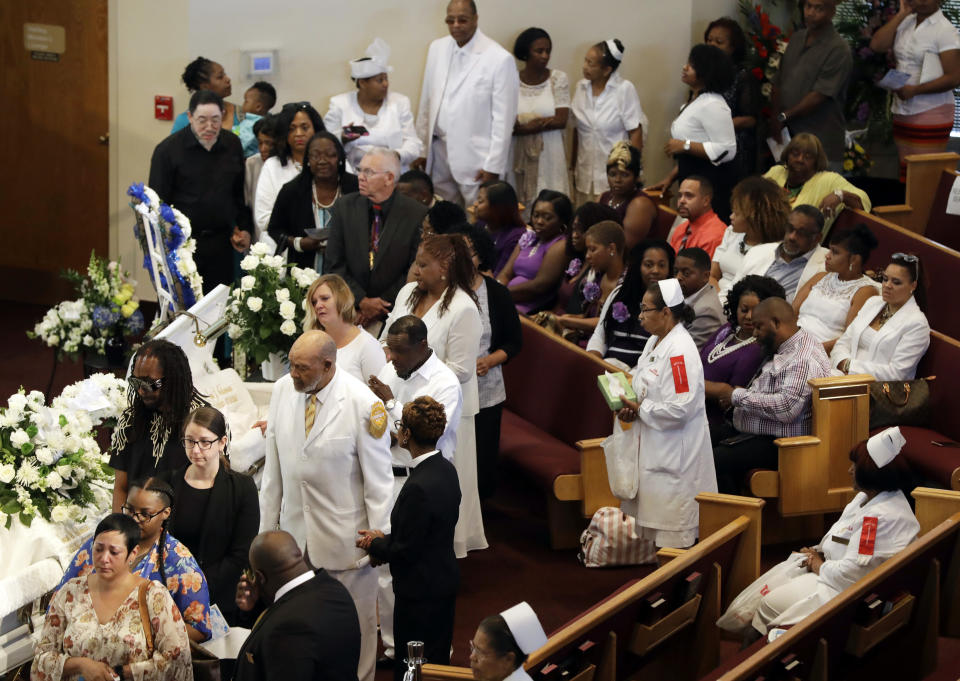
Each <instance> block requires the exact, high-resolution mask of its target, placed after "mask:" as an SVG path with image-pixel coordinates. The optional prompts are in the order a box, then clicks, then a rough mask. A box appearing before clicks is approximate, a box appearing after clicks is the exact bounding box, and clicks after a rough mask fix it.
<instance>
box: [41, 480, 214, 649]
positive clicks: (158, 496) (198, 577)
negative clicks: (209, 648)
mask: <svg viewBox="0 0 960 681" xmlns="http://www.w3.org/2000/svg"><path fill="white" fill-rule="evenodd" d="M173 502H174V495H173V488H172V487H170V485H168V484H167V483H166V482H164V481H162V480H158V479H154V478H148V479H146V480H139V481H136V482H134V483H133V484H132V485H130V496H129V497H128V498H127V501H126V503H125V504H124V505H123V508H122V511H123V513H124V514H126V515H128V516H130V517H131V518H133V519H134V520H135V521H137V525H139V526H140V541H139V542H138V544H137V546H138V550H137V553H136V558H135V561H136V562H134V563H133V565H131V566H130V571H131V572H133V573H134V574H135V575H138V576H140V577H143V578H145V579H149V580H151V581H154V582H160V583H161V584H163V585H165V586H166V587H167V591H169V592H170V596H171V597H172V598H173V601H174V603H176V604H177V609H178V610H180V613H181V614H182V615H183V621H184V622H185V623H186V625H187V635H188V636H189V637H190V640H191V641H197V642H199V641H206V640H207V639H208V638H210V592H209V590H208V588H207V580H206V578H205V577H204V576H203V571H202V570H201V569H200V566H199V565H198V564H197V561H196V559H195V558H194V557H193V554H192V553H190V549H188V548H187V547H186V546H185V545H184V544H182V543H180V542H179V541H177V539H175V538H174V537H173V536H172V535H171V534H170V533H169V532H168V531H167V524H168V521H169V518H170V513H171V512H172V511H173ZM93 540H94V538H93V537H91V538H90V539H88V540H87V541H86V542H85V543H84V544H83V546H81V547H80V550H79V551H77V553H76V555H74V557H73V560H71V561H70V565H68V566H67V571H66V574H64V575H63V579H61V580H60V584H59V585H58V586H57V590H58V591H59V589H60V587H61V586H63V585H64V584H66V583H67V582H68V581H70V580H71V579H73V578H74V577H83V576H85V575H87V574H89V573H90V572H93V571H94V565H93Z"/></svg>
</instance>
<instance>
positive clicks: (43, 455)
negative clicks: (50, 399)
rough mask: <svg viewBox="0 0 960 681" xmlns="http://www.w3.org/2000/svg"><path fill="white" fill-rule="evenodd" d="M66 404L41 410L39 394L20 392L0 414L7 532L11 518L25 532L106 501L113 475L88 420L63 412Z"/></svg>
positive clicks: (0, 496) (1, 495) (1, 498)
mask: <svg viewBox="0 0 960 681" xmlns="http://www.w3.org/2000/svg"><path fill="white" fill-rule="evenodd" d="M88 380H89V379H88ZM96 382H97V383H98V384H99V382H103V379H97V381H96ZM104 384H105V383H104ZM116 388H117V386H110V387H109V388H108V391H110V390H115V389H116ZM61 397H63V396H61ZM69 399H70V398H69V397H66V398H64V399H63V400H60V398H58V400H60V401H59V402H58V400H54V405H53V406H50V407H47V406H45V398H44V396H43V393H40V392H38V391H36V390H34V391H31V392H30V393H29V394H25V393H24V390H23V389H22V388H21V389H20V391H19V392H17V393H15V394H14V395H11V396H10V398H9V399H8V400H7V406H6V408H2V409H0V513H2V514H3V516H5V525H6V527H8V528H9V527H10V525H11V523H12V522H13V519H14V518H15V517H16V518H17V519H19V521H20V522H21V523H23V524H24V525H26V526H28V527H29V526H30V524H31V523H32V522H33V519H34V518H36V517H37V516H38V515H39V516H41V517H42V518H43V519H45V520H47V521H51V522H63V521H65V520H68V519H80V518H82V517H83V516H84V515H85V514H86V512H87V511H88V509H89V508H90V507H91V506H95V507H98V508H99V507H101V506H102V505H103V503H104V502H105V500H106V498H107V496H108V491H109V486H110V484H111V483H112V480H113V473H112V470H111V469H110V467H109V466H107V461H108V458H107V456H106V455H104V454H103V453H102V452H101V451H100V447H99V446H98V445H97V441H96V440H95V439H94V437H93V433H92V429H93V421H92V420H91V415H90V414H89V413H88V412H87V411H84V410H74V409H70V408H68V407H67V406H66V400H69Z"/></svg>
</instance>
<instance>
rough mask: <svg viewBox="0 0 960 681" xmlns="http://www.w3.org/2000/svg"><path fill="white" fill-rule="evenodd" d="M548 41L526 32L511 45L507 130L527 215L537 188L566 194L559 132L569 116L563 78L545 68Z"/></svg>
mask: <svg viewBox="0 0 960 681" xmlns="http://www.w3.org/2000/svg"><path fill="white" fill-rule="evenodd" d="M552 51H553V42H552V41H551V40H550V35H549V34H548V33H547V32H546V31H544V30H543V29H542V28H528V29H527V30H525V31H524V32H523V33H521V34H520V35H519V36H517V41H516V42H515V43H514V44H513V56H515V57H516V58H517V59H519V60H520V61H522V62H524V63H525V66H524V67H523V68H522V69H520V102H519V105H518V107H517V122H516V123H515V124H514V126H513V180H512V182H511V184H513V186H514V188H515V189H516V191H517V197H518V199H519V200H520V203H522V204H523V205H524V206H525V207H526V208H525V216H526V217H529V215H530V209H531V202H532V201H533V198H534V197H535V196H536V195H537V194H539V193H540V190H541V189H553V190H555V191H558V192H562V193H564V194H569V193H570V187H569V183H568V180H567V158H566V153H565V152H564V149H563V131H564V128H566V127H567V118H568V117H569V114H570V83H569V82H568V81H567V74H566V73H564V72H563V71H558V70H556V69H548V68H547V64H548V63H549V62H550V53H551V52H552Z"/></svg>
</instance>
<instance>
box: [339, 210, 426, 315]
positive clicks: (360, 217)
mask: <svg viewBox="0 0 960 681" xmlns="http://www.w3.org/2000/svg"><path fill="white" fill-rule="evenodd" d="M332 213H333V216H332V217H331V218H330V225H329V226H330V239H329V240H328V241H327V251H326V254H325V255H324V258H323V271H324V273H325V274H339V275H340V276H341V277H343V278H344V279H345V280H346V282H347V284H348V285H349V286H350V290H351V291H353V297H354V298H356V299H357V303H359V302H360V300H361V299H362V298H383V299H384V300H386V301H389V302H390V303H393V302H394V301H395V300H396V298H397V293H398V292H399V291H400V289H401V288H402V287H403V285H404V284H406V283H407V271H408V270H409V269H410V265H411V264H413V260H414V258H416V255H417V247H418V246H419V245H420V225H421V223H423V216H424V215H426V214H427V207H426V206H424V205H423V204H422V203H420V202H419V201H416V200H415V199H411V198H409V197H407V196H404V195H403V194H400V193H398V192H396V191H395V192H394V193H393V203H392V204H391V206H390V210H389V211H388V212H387V216H386V220H385V221H384V225H383V228H382V230H383V231H382V232H381V235H380V247H379V248H378V250H377V256H376V258H375V259H374V261H373V269H372V270H371V269H370V222H371V219H370V199H368V198H367V197H365V196H363V195H362V194H349V195H347V196H342V197H340V200H339V201H337V203H336V204H334V206H333V209H332Z"/></svg>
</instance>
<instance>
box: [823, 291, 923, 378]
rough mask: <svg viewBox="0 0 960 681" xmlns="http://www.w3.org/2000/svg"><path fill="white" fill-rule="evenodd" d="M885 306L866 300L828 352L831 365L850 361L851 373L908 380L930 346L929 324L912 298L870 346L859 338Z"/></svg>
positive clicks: (876, 300)
mask: <svg viewBox="0 0 960 681" xmlns="http://www.w3.org/2000/svg"><path fill="white" fill-rule="evenodd" d="M885 304H886V303H885V302H884V301H883V298H882V297H881V296H874V297H872V298H867V302H865V303H864V304H863V307H861V308H860V312H858V313H857V316H856V317H854V319H853V321H852V322H850V326H848V327H847V330H846V331H844V332H843V335H842V336H840V339H839V340H837V342H836V344H835V345H834V346H833V352H831V353H830V366H832V367H836V366H837V365H838V364H840V362H842V361H843V360H845V359H847V358H848V357H849V358H850V370H849V373H851V374H870V375H871V376H873V377H874V378H875V379H876V380H878V381H909V380H910V379H913V378H915V377H916V375H917V365H918V364H920V359H921V358H922V357H923V355H924V353H925V352H926V351H927V348H928V347H930V325H929V324H928V323H927V316H926V315H925V314H923V311H922V310H921V309H920V306H919V305H917V303H916V301H915V300H914V299H913V296H911V297H910V300H908V301H907V302H906V304H904V306H903V307H901V308H900V309H899V310H897V312H896V314H894V315H893V316H892V317H890V319H888V320H887V323H886V324H884V325H883V326H881V327H880V330H879V331H877V333H876V335H875V336H874V337H873V339H872V341H871V342H870V344H869V346H868V347H867V348H865V349H863V348H860V337H861V336H862V335H863V331H864V329H866V328H867V327H868V326H869V325H870V322H872V321H873V319H874V317H876V316H877V314H879V312H880V309H881V308H882V307H883V306H884V305H885Z"/></svg>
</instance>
